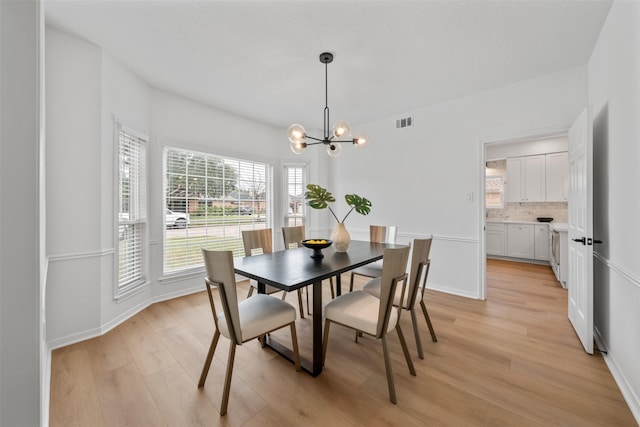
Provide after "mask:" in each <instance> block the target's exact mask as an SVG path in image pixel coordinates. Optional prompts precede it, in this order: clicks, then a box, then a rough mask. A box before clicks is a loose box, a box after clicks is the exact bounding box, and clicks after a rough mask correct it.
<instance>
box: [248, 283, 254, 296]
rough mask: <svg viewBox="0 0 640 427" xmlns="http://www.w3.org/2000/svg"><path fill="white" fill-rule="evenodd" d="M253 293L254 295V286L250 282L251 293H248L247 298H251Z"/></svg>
mask: <svg viewBox="0 0 640 427" xmlns="http://www.w3.org/2000/svg"><path fill="white" fill-rule="evenodd" d="M251 295H253V286H251V284H249V293H248V294H247V298H249V297H250V296H251Z"/></svg>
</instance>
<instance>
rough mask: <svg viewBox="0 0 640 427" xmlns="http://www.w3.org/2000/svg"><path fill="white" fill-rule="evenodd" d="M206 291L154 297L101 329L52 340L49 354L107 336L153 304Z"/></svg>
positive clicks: (171, 293)
mask: <svg viewBox="0 0 640 427" xmlns="http://www.w3.org/2000/svg"><path fill="white" fill-rule="evenodd" d="M203 290H204V286H197V287H196V286H194V287H191V288H188V289H181V290H179V291H175V292H170V293H166V294H162V295H158V296H155V297H152V298H150V299H148V300H146V301H144V302H142V303H140V304H138V305H136V306H135V307H132V308H130V309H129V310H127V311H125V312H124V313H121V314H120V315H119V316H117V317H115V318H114V319H112V320H110V321H108V322H107V323H105V324H103V325H101V326H100V327H99V328H93V329H88V330H86V331H82V332H78V333H76V334H72V335H67V336H64V337H61V338H57V339H55V340H51V341H49V342H48V344H49V352H51V351H52V350H55V349H57V348H61V347H65V346H68V345H71V344H75V343H78V342H81V341H85V340H88V339H91V338H95V337H99V336H102V335H104V334H106V333H107V332H109V331H110V330H112V329H113V328H115V327H116V326H118V325H121V324H122V323H124V322H125V321H127V320H128V319H130V318H131V317H133V316H135V315H136V314H138V313H140V312H141V311H142V310H144V309H145V308H147V307H149V306H150V305H151V304H155V303H157V302H160V301H166V300H169V299H173V298H179V297H183V296H185V295H191V294H193V293H196V292H200V291H203Z"/></svg>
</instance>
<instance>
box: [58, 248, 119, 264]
mask: <svg viewBox="0 0 640 427" xmlns="http://www.w3.org/2000/svg"><path fill="white" fill-rule="evenodd" d="M114 254H115V249H113V248H111V249H102V250H100V251H92V252H76V253H69V254H59V255H49V262H60V261H75V260H78V259H85V258H100V257H103V256H106V255H114Z"/></svg>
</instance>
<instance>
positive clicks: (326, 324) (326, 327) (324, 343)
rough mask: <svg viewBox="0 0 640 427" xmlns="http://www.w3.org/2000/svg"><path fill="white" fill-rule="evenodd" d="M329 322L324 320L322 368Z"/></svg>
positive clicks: (325, 354) (325, 353)
mask: <svg viewBox="0 0 640 427" xmlns="http://www.w3.org/2000/svg"><path fill="white" fill-rule="evenodd" d="M330 324H331V321H330V320H329V319H325V321H324V337H323V338H322V366H324V359H325V358H326V356H327V342H328V341H329V325H330Z"/></svg>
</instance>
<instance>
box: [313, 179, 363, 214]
mask: <svg viewBox="0 0 640 427" xmlns="http://www.w3.org/2000/svg"><path fill="white" fill-rule="evenodd" d="M307 190H308V191H306V192H305V193H304V198H305V200H306V201H307V205H308V206H311V207H312V208H313V209H327V208H328V209H329V211H330V212H331V215H333V217H334V218H335V219H336V221H338V222H339V223H344V222H345V220H346V219H347V217H348V216H349V215H350V214H351V212H353V211H354V210H355V211H356V212H358V213H359V214H360V215H368V214H369V212H371V202H370V201H369V200H367V199H365V198H364V197H360V196H358V195H357V194H347V195H345V196H344V200H345V201H346V202H347V205H349V207H351V209H349V212H347V214H346V215H345V216H344V218H342V221H340V220H339V219H338V217H337V216H336V214H335V212H333V209H331V206H329V203H333V202H335V201H336V199H335V197H333V195H332V194H331V193H330V192H329V191H328V190H327V189H326V188H323V187H321V186H319V185H317V184H308V185H307Z"/></svg>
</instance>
